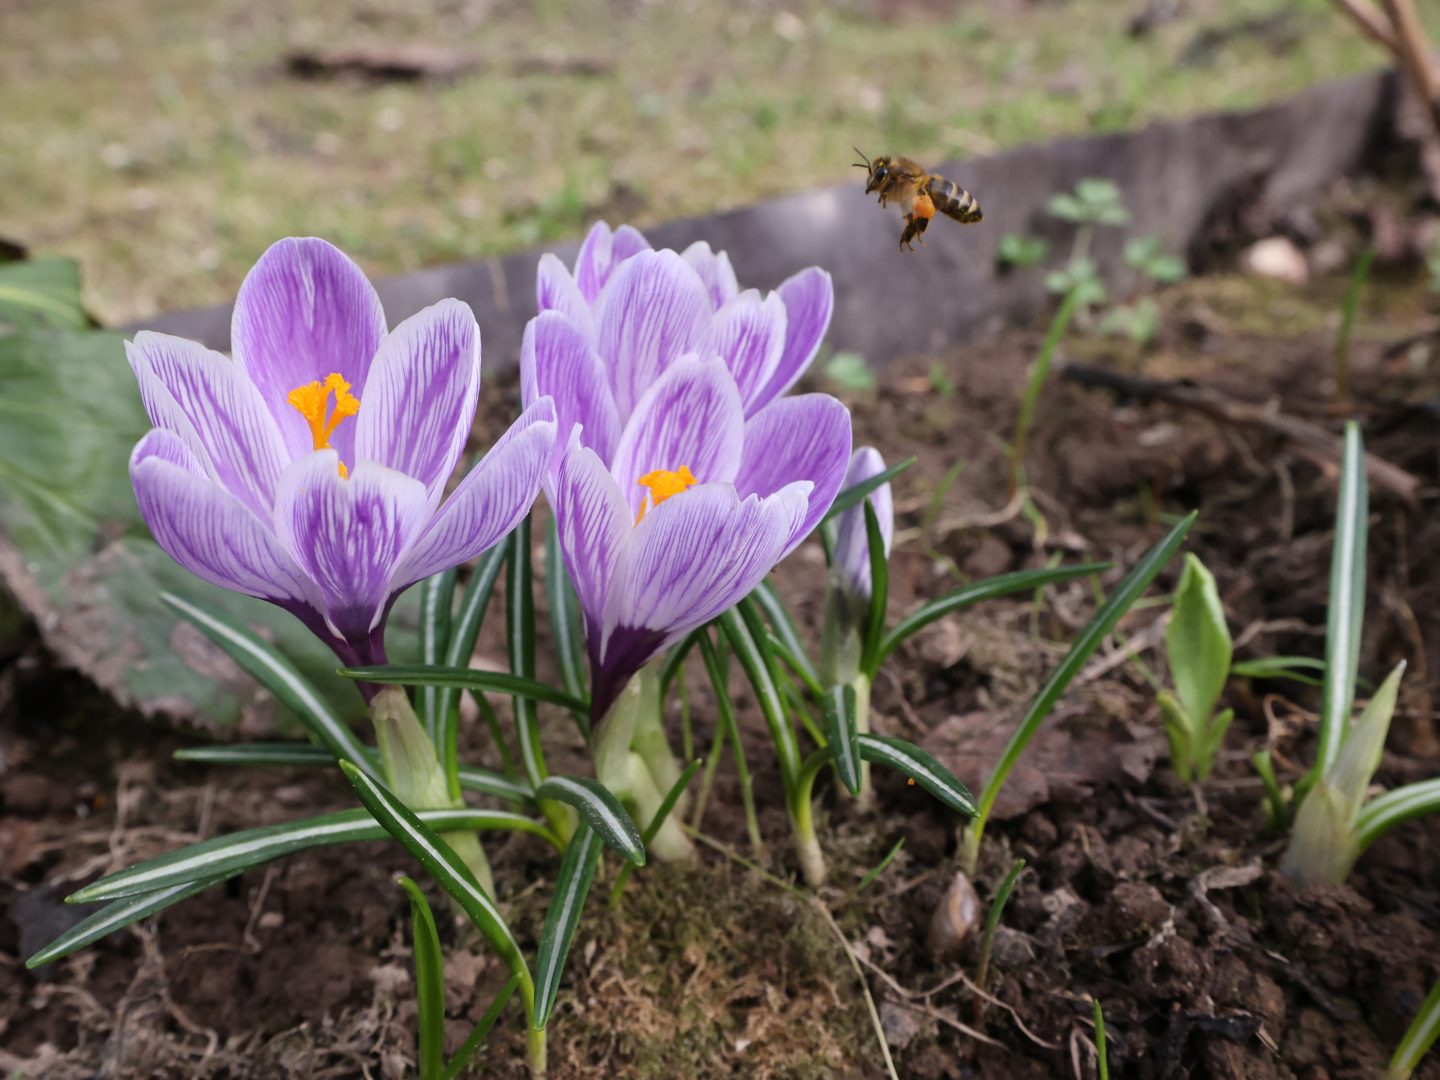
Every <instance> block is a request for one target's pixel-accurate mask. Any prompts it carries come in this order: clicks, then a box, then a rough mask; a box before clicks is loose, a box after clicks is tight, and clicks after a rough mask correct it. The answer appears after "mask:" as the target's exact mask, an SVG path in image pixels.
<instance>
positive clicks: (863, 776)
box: [850, 672, 875, 810]
mask: <svg viewBox="0 0 1440 1080" xmlns="http://www.w3.org/2000/svg"><path fill="white" fill-rule="evenodd" d="M850 685H851V686H853V687H854V688H855V732H856V734H859V735H869V734H870V679H869V677H868V676H867V675H865V674H864V673H863V672H862V673H857V674H856V676H855V677H854V678H853V679H851V680H850ZM858 798H859V800H860V806H861V808H862V809H866V810H868V809H870V808H871V807H872V806H874V805H875V789H874V788H873V787H871V786H870V762H868V761H866V760H865V759H864V758H861V759H860V794H859V796H858Z"/></svg>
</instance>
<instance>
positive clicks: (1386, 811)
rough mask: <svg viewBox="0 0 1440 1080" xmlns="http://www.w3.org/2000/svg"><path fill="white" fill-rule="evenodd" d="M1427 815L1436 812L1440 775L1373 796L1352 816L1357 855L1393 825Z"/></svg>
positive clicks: (1438, 811) (1438, 812) (1438, 807)
mask: <svg viewBox="0 0 1440 1080" xmlns="http://www.w3.org/2000/svg"><path fill="white" fill-rule="evenodd" d="M1430 814H1440V777H1436V778H1435V779H1433V780H1422V781H1420V782H1419V783H1417V784H1406V785H1405V786H1404V787H1398V788H1396V789H1395V790H1394V791H1387V792H1385V793H1384V794H1383V795H1377V796H1375V798H1373V799H1371V800H1370V801H1369V802H1368V803H1366V805H1365V808H1364V809H1363V810H1361V811H1360V816H1359V817H1357V818H1356V819H1355V846H1356V849H1357V854H1363V853H1364V851H1365V849H1366V848H1368V847H1369V846H1370V845H1371V844H1373V843H1374V842H1375V841H1376V840H1379V839H1380V837H1382V836H1384V835H1385V834H1386V833H1388V832H1389V831H1390V830H1391V829H1393V828H1395V826H1396V825H1400V824H1402V823H1404V822H1406V821H1412V820H1414V819H1415V818H1418V817H1425V816H1427V815H1430Z"/></svg>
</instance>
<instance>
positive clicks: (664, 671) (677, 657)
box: [660, 626, 705, 698]
mask: <svg viewBox="0 0 1440 1080" xmlns="http://www.w3.org/2000/svg"><path fill="white" fill-rule="evenodd" d="M704 632H705V628H704V627H703V626H702V627H700V628H699V629H697V630H692V631H691V632H690V633H689V634H687V635H685V637H684V638H682V639H681V640H680V641H679V642H678V643H676V644H675V645H674V646H672V647H671V649H670V651H669V652H668V653H666V654H665V663H664V664H663V665H662V666H661V668H660V696H661V697H662V698H663V697H664V696H665V695H666V694H667V693H668V692H669V690H670V684H671V683H672V682H674V681H675V676H676V675H677V674H679V672H680V665H681V664H683V663H685V657H687V656H689V655H690V650H691V649H693V648H694V647H695V642H696V640H697V639H698V638H699V637H700V635H701V634H703V633H704Z"/></svg>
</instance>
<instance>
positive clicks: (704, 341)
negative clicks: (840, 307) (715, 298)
mask: <svg viewBox="0 0 1440 1080" xmlns="http://www.w3.org/2000/svg"><path fill="white" fill-rule="evenodd" d="M784 350H785V301H784V300H782V299H781V298H780V295H779V293H771V294H770V295H769V296H767V297H765V299H763V300H762V299H761V298H760V294H759V293H758V292H757V291H755V290H754V289H747V290H745V292H743V293H741V294H740V295H739V296H737V297H735V298H734V299H733V300H731V301H730V302H729V303H728V304H726V305H725V306H724V307H722V308H721V309H720V310H719V311H717V312H716V313H715V317H714V318H713V319H712V320H711V321H710V326H709V328H708V329H707V330H706V332H705V335H704V336H703V337H702V338H701V339H700V344H699V345H697V346H696V348H695V351H696V352H697V353H699V354H700V355H701V356H702V357H706V358H708V357H710V356H719V357H722V358H723V359H724V361H725V366H726V367H728V368H729V369H730V374H732V375H733V376H735V383H736V385H737V386H739V387H740V397H741V400H743V401H744V402H745V414H746V415H747V416H750V415H753V414H754V413H756V412H758V411H759V410H760V405H761V404H764V403H763V402H760V397H761V394H762V393H764V391H765V388H766V387H767V386H769V384H770V380H771V379H772V378H774V376H775V372H776V370H777V369H778V368H779V366H780V359H781V355H782V354H783V353H784ZM757 402H759V404H757Z"/></svg>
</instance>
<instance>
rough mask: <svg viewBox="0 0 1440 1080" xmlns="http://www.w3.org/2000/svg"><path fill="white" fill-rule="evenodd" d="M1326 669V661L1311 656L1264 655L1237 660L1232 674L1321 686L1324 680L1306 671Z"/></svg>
mask: <svg viewBox="0 0 1440 1080" xmlns="http://www.w3.org/2000/svg"><path fill="white" fill-rule="evenodd" d="M1307 670H1309V671H1318V672H1320V673H1321V674H1322V675H1323V674H1324V671H1325V661H1324V660H1316V659H1314V658H1313V657H1309V656H1262V657H1258V658H1257V659H1254V660H1236V661H1235V662H1233V663H1232V664H1231V665H1230V674H1231V675H1233V676H1235V677H1236V678H1240V679H1289V680H1290V681H1291V682H1298V683H1303V684H1304V685H1306V686H1321V685H1323V684H1322V681H1321V680H1320V679H1317V678H1315V677H1313V676H1311V675H1306V674H1305V671H1307Z"/></svg>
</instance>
